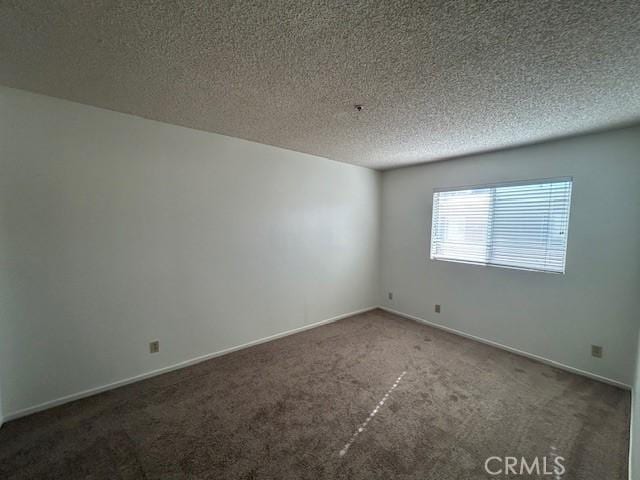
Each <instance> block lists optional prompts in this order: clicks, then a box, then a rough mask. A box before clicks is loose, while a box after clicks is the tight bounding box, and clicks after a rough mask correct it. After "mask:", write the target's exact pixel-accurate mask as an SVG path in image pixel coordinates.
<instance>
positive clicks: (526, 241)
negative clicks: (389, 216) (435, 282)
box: [431, 178, 573, 273]
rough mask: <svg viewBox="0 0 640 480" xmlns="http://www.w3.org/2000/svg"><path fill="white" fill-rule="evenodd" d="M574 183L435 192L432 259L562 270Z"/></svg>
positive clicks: (552, 181)
mask: <svg viewBox="0 0 640 480" xmlns="http://www.w3.org/2000/svg"><path fill="white" fill-rule="evenodd" d="M572 183H573V182H572V180H571V179H569V178H562V179H550V180H545V181H539V182H531V183H525V182H517V183H515V184H509V185H495V186H487V187H474V188H469V189H452V190H438V191H436V192H435V193H434V194H433V219H432V220H433V221H432V230H431V258H432V259H436V260H450V261H458V262H469V263H474V264H481V265H494V266H501V267H510V268H523V269H527V270H540V271H546V272H556V273H564V270H565V257H566V248H567V230H568V227H569V210H570V206H571V188H572Z"/></svg>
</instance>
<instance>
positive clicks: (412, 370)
mask: <svg viewBox="0 0 640 480" xmlns="http://www.w3.org/2000/svg"><path fill="white" fill-rule="evenodd" d="M385 395H386V397H385ZM381 402H383V403H382V404H381ZM376 407H377V410H376ZM629 408H630V395H629V393H628V392H625V391H623V390H620V389H617V388H615V387H611V386H608V385H605V384H602V383H598V382H595V381H592V380H588V379H586V378H583V377H580V376H576V375H573V374H570V373H566V372H564V371H561V370H557V369H554V368H552V367H549V366H546V365H543V364H540V363H537V362H534V361H531V360H528V359H525V358H522V357H519V356H516V355H512V354H510V353H507V352H504V351H501V350H497V349H495V348H492V347H489V346H486V345H483V344H480V343H476V342H473V341H470V340H466V339H463V338H460V337H457V336H455V335H451V334H448V333H445V332H442V331H439V330H436V329H433V328H430V327H427V326H424V325H420V324H417V323H414V322H412V321H409V320H405V319H401V318H399V317H396V316H394V315H390V314H388V313H385V312H382V311H379V310H376V311H373V312H369V313H366V314H362V315H357V316H355V317H351V318H348V319H345V320H341V321H339V322H337V323H334V324H330V325H326V326H323V327H319V328H316V329H313V330H309V331H306V332H303V333H299V334H297V335H293V336H289V337H286V338H283V339H280V340H276V341H273V342H270V343H266V344H262V345H259V346H256V347H252V348H249V349H245V350H242V351H238V352H235V353H232V354H229V355H225V356H223V357H219V358H216V359H213V360H210V361H207V362H203V363H200V364H198V365H195V366H193V367H189V368H185V369H182V370H178V371H175V372H171V373H168V374H165V375H162V376H159V377H155V378H153V379H150V380H146V381H143V382H139V383H136V384H133V385H129V386H127V387H123V388H120V389H117V390H113V391H110V392H107V393H103V394H100V395H97V396H94V397H91V398H87V399H84V400H80V401H77V402H74V403H71V404H67V405H63V406H61V407H58V408H54V409H51V410H48V411H46V412H43V413H40V414H36V415H32V416H30V417H27V418H23V419H20V420H16V421H13V422H10V423H8V424H6V425H5V426H3V427H2V429H0V478H3V479H15V478H20V479H40V478H56V479H65V480H69V479H76V478H90V479H134V478H135V479H139V478H147V479H164V480H172V479H205V478H206V479H257V478H261V479H296V480H297V479H314V480H316V479H332V478H339V479H340V478H342V479H347V478H348V479H363V480H364V479H366V480H372V479H385V480H388V479H409V478H410V479H420V480H427V479H429V480H442V479H447V480H448V479H450V480H472V479H486V478H554V479H555V476H554V475H551V476H540V477H538V476H535V475H533V476H527V475H517V476H511V477H504V476H497V477H494V476H490V475H489V474H488V473H486V472H485V471H484V462H485V459H486V458H487V457H491V456H499V457H504V456H516V457H522V456H523V457H526V458H527V459H533V457H535V456H539V457H547V458H549V459H551V458H552V455H559V456H562V457H564V458H565V459H566V460H565V462H564V465H565V467H566V473H565V474H564V475H563V476H562V479H576V480H602V479H607V480H617V479H624V478H626V472H627V453H628V427H629ZM367 419H369V420H368V421H367ZM359 429H362V431H361V432H359ZM356 433H357V435H356ZM341 453H342V455H341ZM540 461H542V460H540ZM550 462H551V460H550ZM491 466H492V468H493V469H496V468H497V467H499V464H498V463H493V464H491Z"/></svg>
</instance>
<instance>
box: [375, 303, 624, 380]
mask: <svg viewBox="0 0 640 480" xmlns="http://www.w3.org/2000/svg"><path fill="white" fill-rule="evenodd" d="M380 309H381V310H385V311H387V312H389V313H393V314H394V315H398V316H399V317H403V318H406V319H409V320H413V321H415V322H419V323H423V324H425V325H429V326H430V327H434V328H438V329H440V330H444V331H445V332H449V333H453V334H454V335H458V336H460V337H464V338H468V339H470V340H475V341H476V342H480V343H484V344H486V345H491V346H492V347H496V348H500V349H501V350H506V351H507V352H511V353H515V354H516V355H520V356H522V357H527V358H530V359H532V360H537V361H538V362H542V363H545V364H547V365H551V366H552V367H556V368H560V369H562V370H566V371H567V372H571V373H575V374H577V375H581V376H583V377H587V378H590V379H592V380H597V381H599V382H603V383H607V384H609V385H613V386H615V387H619V388H623V389H625V390H631V386H630V385H627V384H626V383H622V382H619V381H617V380H612V379H611V378H607V377H603V376H601V375H598V374H595V373H591V372H587V371H586V370H580V369H579V368H575V367H571V366H569V365H565V364H564V363H560V362H556V361H555V360H551V359H549V358H546V357H542V356H540V355H536V354H534V353H529V352H525V351H523V350H518V349H517V348H513V347H509V346H508V345H503V344H502V343H498V342H495V341H493V340H487V339H486V338H482V337H478V336H476V335H471V334H469V333H465V332H463V331H461V330H456V329H455V328H451V327H446V326H444V325H440V324H438V323H434V322H431V321H429V320H426V319H424V318H421V317H417V316H415V315H409V314H407V313H403V312H400V311H398V310H394V309H392V308H389V307H384V306H380Z"/></svg>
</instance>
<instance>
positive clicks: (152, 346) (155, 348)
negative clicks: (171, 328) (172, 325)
mask: <svg viewBox="0 0 640 480" xmlns="http://www.w3.org/2000/svg"><path fill="white" fill-rule="evenodd" d="M159 351H160V341H159V340H154V341H153V342H150V343H149V353H158V352H159Z"/></svg>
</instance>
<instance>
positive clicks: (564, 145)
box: [381, 127, 640, 385]
mask: <svg viewBox="0 0 640 480" xmlns="http://www.w3.org/2000/svg"><path fill="white" fill-rule="evenodd" d="M555 176H573V178H574V185H573V202H572V208H571V220H570V227H569V239H568V242H569V243H568V250H567V265H566V274H565V275H554V274H547V273H536V272H525V271H518V270H507V269H500V268H494V267H481V266H472V265H465V264H456V263H450V262H437V261H431V260H429V237H430V232H431V205H432V191H433V189H434V188H435V187H448V186H460V185H477V184H482V183H494V182H500V181H507V180H522V179H536V178H548V177H555ZM639 181H640V128H638V127H636V128H630V129H625V130H619V131H614V132H609V133H603V134H597V135H590V136H585V137H579V138H573V139H567V140H563V141H557V142H552V143H546V144H541V145H536V146H530V147H524V148H518V149H513V150H508V151H503V152H497V153H490V154H485V155H477V156H472V157H468V158H464V159H457V160H452V161H447V162H440V163H434V164H427V165H424V166H417V167H411V168H404V169H399V170H393V171H388V172H384V173H383V176H382V237H381V242H382V250H381V284H382V288H381V290H382V291H381V299H382V300H381V303H382V304H383V305H385V306H387V307H389V308H392V309H395V310H398V311H401V312H403V313H405V314H409V315H414V316H417V317H420V318H423V319H426V320H428V321H432V322H435V323H438V324H441V325H444V326H447V327H450V328H454V329H457V330H459V331H462V332H464V333H467V334H471V335H475V336H479V337H481V338H484V339H487V340H491V341H495V342H498V343H501V344H504V345H507V346H509V347H512V348H516V349H519V350H522V351H525V352H527V353H530V354H534V355H539V356H542V357H545V358H547V359H550V360H553V361H556V362H560V363H562V364H565V365H568V366H570V367H573V368H577V369H580V370H584V371H587V372H590V373H593V374H596V375H600V376H603V377H606V378H609V379H612V380H614V381H619V382H622V383H624V384H627V385H631V384H632V382H633V373H634V370H633V363H634V361H633V359H634V358H635V355H636V349H637V346H636V333H637V329H638V311H640V301H639V299H640V295H639V294H638V292H640V188H639V185H640V183H639ZM387 292H393V293H394V300H393V301H389V300H387ZM436 303H439V304H441V305H442V313H440V314H435V313H433V309H434V307H433V306H434V304H436ZM591 344H598V345H603V346H604V358H602V359H601V360H598V359H595V358H593V357H591V352H590V345H591Z"/></svg>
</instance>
